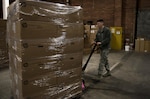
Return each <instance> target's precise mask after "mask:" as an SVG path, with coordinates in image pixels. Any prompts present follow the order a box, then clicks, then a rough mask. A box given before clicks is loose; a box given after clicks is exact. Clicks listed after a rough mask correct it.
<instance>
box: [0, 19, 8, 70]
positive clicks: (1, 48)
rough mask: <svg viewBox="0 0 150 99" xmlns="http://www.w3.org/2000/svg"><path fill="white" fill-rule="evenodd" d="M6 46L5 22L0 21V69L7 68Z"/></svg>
mask: <svg viewBox="0 0 150 99" xmlns="http://www.w3.org/2000/svg"><path fill="white" fill-rule="evenodd" d="M7 49H8V48H7V44H6V20H2V19H0V68H2V67H4V66H8V65H7V64H8V50H7Z"/></svg>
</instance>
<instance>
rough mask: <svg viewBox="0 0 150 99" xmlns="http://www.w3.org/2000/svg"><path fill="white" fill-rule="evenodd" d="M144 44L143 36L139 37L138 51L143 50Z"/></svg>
mask: <svg viewBox="0 0 150 99" xmlns="http://www.w3.org/2000/svg"><path fill="white" fill-rule="evenodd" d="M144 46H145V42H144V38H140V52H144Z"/></svg>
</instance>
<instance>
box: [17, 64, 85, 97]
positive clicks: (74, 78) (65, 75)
mask: <svg viewBox="0 0 150 99" xmlns="http://www.w3.org/2000/svg"><path fill="white" fill-rule="evenodd" d="M81 70H82V69H81V67H80V68H77V69H71V70H67V71H56V72H52V73H48V74H47V75H42V76H39V77H35V78H32V79H22V80H21V79H20V78H19V77H18V76H15V77H18V78H15V79H16V84H17V85H18V86H17V89H18V90H19V92H20V94H22V96H30V95H33V94H36V93H40V92H42V91H45V92H46V91H48V90H49V91H51V90H50V88H52V89H55V86H57V87H58V88H59V90H56V92H57V93H58V92H63V90H62V89H61V87H64V86H65V87H66V88H67V89H69V87H70V88H71V87H72V86H79V84H77V85H76V82H81ZM80 87H81V85H80ZM61 90H62V91H61ZM52 92H53V93H55V91H52Z"/></svg>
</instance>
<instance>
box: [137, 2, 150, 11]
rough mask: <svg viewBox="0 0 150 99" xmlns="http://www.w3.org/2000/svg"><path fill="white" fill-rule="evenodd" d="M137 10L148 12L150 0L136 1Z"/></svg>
mask: <svg viewBox="0 0 150 99" xmlns="http://www.w3.org/2000/svg"><path fill="white" fill-rule="evenodd" d="M138 1H139V3H138V4H139V5H138V6H139V10H145V9H146V10H150V0H138Z"/></svg>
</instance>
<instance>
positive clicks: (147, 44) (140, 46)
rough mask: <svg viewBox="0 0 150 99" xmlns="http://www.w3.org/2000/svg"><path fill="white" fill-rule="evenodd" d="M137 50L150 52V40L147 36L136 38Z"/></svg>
mask: <svg viewBox="0 0 150 99" xmlns="http://www.w3.org/2000/svg"><path fill="white" fill-rule="evenodd" d="M135 51H136V52H150V40H148V39H145V38H137V39H136V40H135Z"/></svg>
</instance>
